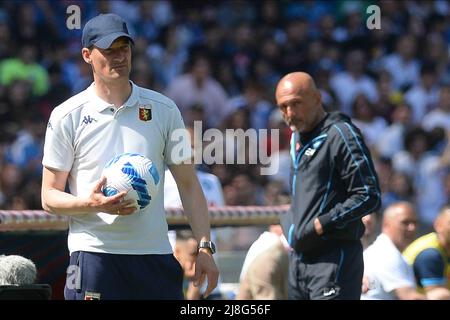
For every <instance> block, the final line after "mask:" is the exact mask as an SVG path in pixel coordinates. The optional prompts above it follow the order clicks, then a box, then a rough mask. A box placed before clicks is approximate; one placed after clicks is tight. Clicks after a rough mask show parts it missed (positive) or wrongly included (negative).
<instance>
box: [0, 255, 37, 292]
mask: <svg viewBox="0 0 450 320" xmlns="http://www.w3.org/2000/svg"><path fill="white" fill-rule="evenodd" d="M36 273H37V271H36V265H35V264H34V263H33V261H31V260H29V259H27V258H25V257H21V256H16V255H10V256H5V255H1V256H0V285H17V286H21V285H27V284H33V283H34V282H35V281H36Z"/></svg>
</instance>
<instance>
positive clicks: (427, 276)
mask: <svg viewBox="0 0 450 320" xmlns="http://www.w3.org/2000/svg"><path fill="white" fill-rule="evenodd" d="M413 267H414V272H415V273H416V277H417V278H418V279H419V281H420V284H421V285H422V286H423V288H424V290H425V295H426V297H427V299H429V300H450V291H449V289H448V279H447V277H446V276H445V273H444V272H445V262H444V260H443V257H442V255H441V254H440V252H439V251H438V250H437V249H434V248H429V249H425V250H424V251H422V252H421V253H419V255H418V256H417V257H416V260H415V261H414V265H413Z"/></svg>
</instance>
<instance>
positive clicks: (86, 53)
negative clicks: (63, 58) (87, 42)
mask: <svg viewBox="0 0 450 320" xmlns="http://www.w3.org/2000/svg"><path fill="white" fill-rule="evenodd" d="M81 56H82V57H83V60H84V61H85V62H86V63H89V64H91V51H90V50H89V49H88V48H83V49H81Z"/></svg>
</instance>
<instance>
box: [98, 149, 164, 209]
mask: <svg viewBox="0 0 450 320" xmlns="http://www.w3.org/2000/svg"><path fill="white" fill-rule="evenodd" d="M102 175H104V176H105V177H106V184H105V185H104V186H103V194H104V195H105V196H107V197H110V196H113V195H115V194H117V193H119V192H121V191H127V192H128V193H127V195H126V196H125V198H124V199H125V200H128V199H133V200H135V201H136V204H137V207H138V209H139V210H142V209H144V208H146V207H147V206H148V205H149V204H150V201H151V200H152V197H154V196H156V193H157V192H158V187H159V173H158V170H157V168H156V166H155V165H154V164H153V162H152V161H151V160H150V159H148V158H146V157H144V156H143V155H140V154H138V153H122V154H119V155H118V156H116V157H114V158H112V159H111V160H110V161H109V162H108V163H107V164H106V165H105V167H104V168H103V173H102Z"/></svg>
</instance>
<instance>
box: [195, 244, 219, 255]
mask: <svg viewBox="0 0 450 320" xmlns="http://www.w3.org/2000/svg"><path fill="white" fill-rule="evenodd" d="M198 247H199V249H201V248H207V249H209V250H211V253H213V254H214V253H216V246H215V245H214V243H213V242H212V241H202V242H200V245H199V246H198Z"/></svg>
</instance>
